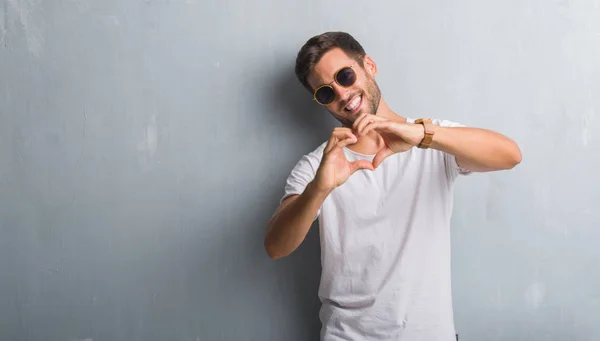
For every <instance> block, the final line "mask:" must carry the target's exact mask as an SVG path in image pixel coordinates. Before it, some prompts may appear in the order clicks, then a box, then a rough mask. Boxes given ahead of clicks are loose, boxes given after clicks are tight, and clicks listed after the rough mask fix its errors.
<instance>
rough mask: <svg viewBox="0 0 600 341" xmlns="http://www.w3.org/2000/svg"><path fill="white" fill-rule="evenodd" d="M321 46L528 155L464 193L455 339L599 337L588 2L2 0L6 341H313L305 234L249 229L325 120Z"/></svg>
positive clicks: (430, 112)
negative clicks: (285, 238)
mask: <svg viewBox="0 0 600 341" xmlns="http://www.w3.org/2000/svg"><path fill="white" fill-rule="evenodd" d="M325 30H347V31H349V32H351V33H352V34H354V35H355V36H356V37H357V38H358V39H359V40H360V41H361V42H362V43H363V44H364V46H365V47H366V48H367V50H368V52H369V53H370V54H371V55H372V56H373V58H374V59H375V61H376V62H377V63H378V65H379V68H380V74H379V76H378V78H377V79H378V81H379V84H380V86H381V88H382V90H383V94H384V96H385V97H386V99H387V100H388V102H389V104H390V105H391V106H392V108H394V109H395V110H396V111H397V112H398V113H399V114H402V115H406V116H410V117H420V116H433V117H440V118H446V119H451V120H454V121H459V122H461V123H464V124H467V125H471V126H482V127H486V128H491V129H495V130H499V131H501V132H503V133H505V134H507V135H509V136H511V137H512V138H514V139H515V140H517V142H518V143H519V144H520V146H521V147H522V151H523V155H524V161H523V163H522V164H521V165H520V166H519V167H518V168H517V169H515V170H513V171H510V172H502V173H494V174H483V175H476V176H473V177H470V178H462V179H460V180H459V183H458V186H457V193H456V206H455V215H454V220H453V266H454V268H453V274H454V282H453V285H454V286H453V290H454V297H455V308H456V324H457V328H458V331H459V333H460V334H461V340H466V341H479V340H490V341H492V340H502V341H509V340H510V341H515V340H528V341H535V340H540V341H541V340H598V339H600V325H598V324H597V322H598V321H600V266H599V265H598V260H599V259H600V249H599V248H598V247H597V245H598V240H599V239H600V210H599V208H600V194H599V193H600V182H598V181H597V180H596V177H597V176H598V174H600V153H599V147H600V115H599V110H600V96H599V94H600V1H597V0H593V1H584V0H579V1H568V0H564V1H541V0H538V1H533V0H520V1H485V2H482V1H465V0H461V1H452V2H443V1H419V2H416V1H402V2H398V1H391V0H390V1H378V2H375V3H371V4H369V3H368V2H365V1H327V2H323V1H317V0H312V1H279V0H269V1H253V2H250V1H223V0H197V1H195V0H187V1H185V0H144V1H142V0H135V1H117V0H103V1H92V0H56V1H42V0H27V1H19V0H0V276H1V280H0V340H1V341H18V340H36V341H37V340H44V341H50V340H52V341H74V340H86V341H91V340H93V341H102V340H144V341H158V340H172V341H175V340H182V341H183V340H185V341H198V340H309V339H312V340H315V339H317V338H318V333H319V328H320V324H319V321H318V316H317V314H318V309H319V302H318V299H317V296H316V294H317V292H316V290H317V286H318V280H319V270H320V269H319V248H318V239H317V237H318V236H317V234H316V230H315V229H313V231H312V232H311V233H310V235H309V237H308V239H307V241H306V242H305V244H303V245H302V247H301V248H300V249H299V250H298V251H297V252H296V253H294V254H293V255H292V256H290V257H289V258H286V259H283V260H281V261H278V262H274V261H271V260H269V259H268V258H267V256H266V254H265V252H264V251H263V249H262V236H263V231H264V228H265V224H266V222H267V220H268V219H269V217H270V215H271V213H272V212H273V210H274V209H275V208H276V206H277V203H278V200H279V198H280V196H281V194H282V189H283V184H284V180H285V178H286V177H287V175H288V173H289V171H290V169H291V167H293V165H294V164H295V163H296V161H297V160H298V158H299V157H300V156H301V155H302V154H303V153H305V152H308V151H310V150H312V149H313V148H314V147H316V146H317V145H318V144H319V143H321V142H322V141H323V140H324V139H326V138H327V136H328V135H329V133H330V130H331V129H332V127H333V126H334V124H335V122H334V121H333V119H331V118H330V117H329V116H328V115H327V114H326V113H324V112H323V111H321V109H320V108H317V107H316V105H315V103H313V102H312V101H311V99H310V97H309V96H308V95H307V94H306V93H305V92H303V90H302V88H301V87H300V86H299V85H298V84H297V82H296V81H295V79H294V75H293V62H294V57H295V54H296V52H297V50H298V48H299V47H300V45H301V44H303V43H304V41H305V40H306V39H308V38H309V37H310V36H312V35H314V34H317V33H320V32H322V31H325ZM594 175H595V176H596V177H594Z"/></svg>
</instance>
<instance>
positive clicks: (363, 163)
mask: <svg viewBox="0 0 600 341" xmlns="http://www.w3.org/2000/svg"><path fill="white" fill-rule="evenodd" d="M359 169H368V170H375V167H373V163H371V162H369V161H367V160H358V161H354V162H351V163H350V172H351V173H352V174H353V173H354V172H356V171H357V170H359Z"/></svg>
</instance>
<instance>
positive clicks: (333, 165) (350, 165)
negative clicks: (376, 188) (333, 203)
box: [314, 127, 375, 192]
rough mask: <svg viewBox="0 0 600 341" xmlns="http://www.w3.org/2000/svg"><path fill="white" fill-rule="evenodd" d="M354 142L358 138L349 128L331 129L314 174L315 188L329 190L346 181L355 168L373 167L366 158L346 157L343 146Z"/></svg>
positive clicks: (370, 168) (372, 168)
mask: <svg viewBox="0 0 600 341" xmlns="http://www.w3.org/2000/svg"><path fill="white" fill-rule="evenodd" d="M356 142H358V138H357V136H356V135H355V134H354V133H353V132H352V130H351V129H350V128H343V127H338V128H335V129H334V130H333V133H332V134H331V137H330V138H329V141H328V142H327V145H326V146H325V149H324V150H323V157H322V159H321V165H320V166H319V169H318V170H317V173H316V175H315V179H314V184H315V186H316V187H317V189H319V190H321V191H326V192H330V191H332V190H334V189H335V188H336V187H338V186H340V185H342V184H343V183H344V182H346V180H348V178H349V177H350V175H352V174H354V172H356V171H357V170H359V169H369V170H374V169H375V168H374V167H373V164H372V163H371V162H369V161H368V160H358V161H354V162H349V161H348V159H346V155H345V154H344V150H343V148H344V147H346V146H348V145H350V144H354V143H356Z"/></svg>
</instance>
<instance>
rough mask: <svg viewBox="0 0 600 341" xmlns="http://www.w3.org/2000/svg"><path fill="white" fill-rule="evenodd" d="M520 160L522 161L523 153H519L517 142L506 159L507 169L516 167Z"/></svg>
mask: <svg viewBox="0 0 600 341" xmlns="http://www.w3.org/2000/svg"><path fill="white" fill-rule="evenodd" d="M521 161H523V155H522V154H521V149H519V146H517V144H516V143H515V144H514V146H513V148H512V149H511V151H510V153H509V157H508V160H507V164H508V165H507V166H508V167H507V169H512V168H514V167H516V166H517V165H519V164H520V163H521Z"/></svg>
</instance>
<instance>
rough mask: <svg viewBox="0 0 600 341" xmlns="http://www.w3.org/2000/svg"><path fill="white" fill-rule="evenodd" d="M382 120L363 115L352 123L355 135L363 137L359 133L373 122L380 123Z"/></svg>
mask: <svg viewBox="0 0 600 341" xmlns="http://www.w3.org/2000/svg"><path fill="white" fill-rule="evenodd" d="M380 120H383V119H382V118H379V117H377V116H374V115H370V114H363V115H362V116H361V117H359V118H358V119H357V120H356V122H354V125H353V127H354V131H356V132H357V134H358V135H359V136H364V134H362V133H361V131H362V130H363V129H364V128H365V127H366V126H367V125H369V124H371V123H372V122H375V121H380Z"/></svg>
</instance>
